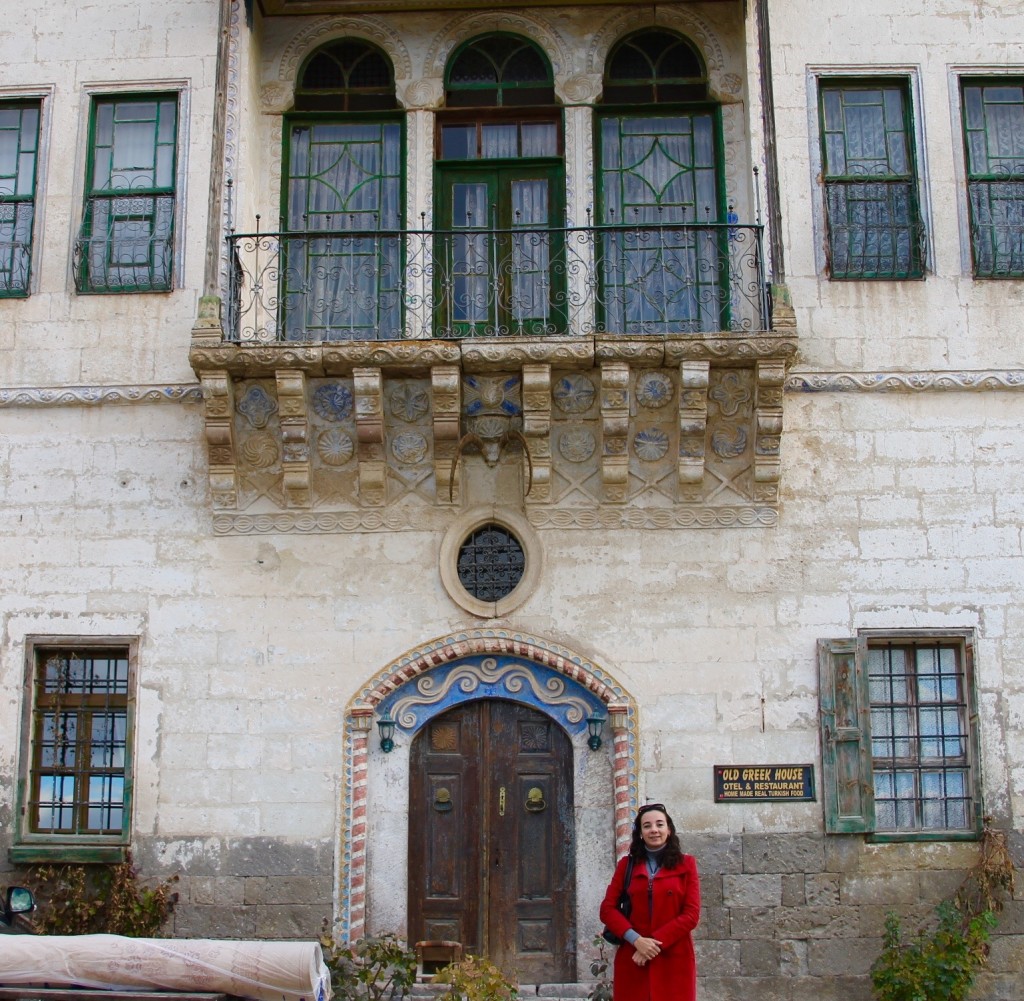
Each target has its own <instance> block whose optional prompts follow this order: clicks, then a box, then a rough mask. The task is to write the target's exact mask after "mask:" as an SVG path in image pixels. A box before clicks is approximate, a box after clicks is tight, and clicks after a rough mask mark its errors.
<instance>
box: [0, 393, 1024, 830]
mask: <svg viewBox="0 0 1024 1001" xmlns="http://www.w3.org/2000/svg"><path fill="white" fill-rule="evenodd" d="M786 412H787V413H786V416H787V426H788V427H789V428H790V429H791V431H790V432H789V437H787V440H786V448H785V457H786V462H787V468H788V469H790V470H791V473H790V475H789V477H788V478H787V480H786V486H785V492H786V496H785V499H784V502H783V505H782V513H781V517H780V526H779V528H778V529H775V530H757V529H747V530H728V531H725V530H722V531H694V532H684V531H649V532H630V531H615V532H607V533H599V534H597V535H596V536H595V534H593V533H591V532H585V531H568V532H564V533H559V532H555V531H547V530H542V531H540V532H539V533H538V534H539V537H540V540H541V545H542V546H543V549H544V562H545V573H544V575H543V577H542V579H541V581H540V582H539V584H538V587H537V590H536V593H535V594H534V596H533V597H532V598H531V599H530V600H529V601H528V602H526V604H524V605H523V606H522V607H521V608H520V609H518V610H517V611H516V612H515V613H514V614H513V615H512V616H510V617H508V619H506V620H501V621H499V622H496V623H491V624H493V625H500V626H502V627H507V628H511V629H515V630H523V631H526V632H529V633H531V634H533V635H539V636H544V637H548V638H550V639H551V640H552V641H554V642H557V643H561V644H563V645H565V646H567V647H569V648H570V649H573V650H576V651H578V652H580V653H582V654H583V655H584V656H586V657H588V658H589V659H591V660H592V661H593V662H594V663H595V664H597V665H600V666H601V667H602V668H604V669H605V670H606V671H607V672H608V673H609V674H610V675H612V676H613V677H614V678H615V679H617V680H618V682H619V683H620V684H621V685H622V686H623V688H624V689H626V690H627V691H628V692H629V693H631V694H632V696H633V697H634V698H635V699H636V701H637V703H638V705H639V708H640V713H641V727H640V729H641V733H642V741H641V748H640V752H641V770H642V774H641V795H646V796H650V797H652V798H656V799H661V800H665V801H668V802H672V803H675V804H678V805H677V811H678V815H679V819H680V821H681V823H682V824H683V825H684V826H685V828H686V829H687V830H690V831H698V832H719V833H726V832H738V831H740V830H775V831H791V830H818V829H820V826H821V807H820V805H819V804H757V805H746V806H743V807H738V806H723V805H717V806H716V805H715V804H713V802H712V788H711V766H712V765H713V764H715V763H728V762H730V761H747V760H749V761H755V762H756V761H797V760H799V761H810V760H817V759H818V750H817V748H818V717H817V664H816V659H815V651H814V643H815V640H816V639H817V638H819V637H828V636H843V635H852V634H853V632H854V631H855V630H856V629H858V628H866V627H874V628H894V629H895V628H905V627H940V628H941V627H949V628H963V627H973V628H975V629H976V630H977V635H978V640H979V644H978V655H977V669H978V684H979V689H980V691H981V695H982V709H983V716H982V723H983V744H984V748H985V757H984V762H983V773H984V777H985V788H986V800H987V805H988V807H989V808H990V809H992V810H993V811H995V812H997V814H998V815H1000V816H1003V817H1006V818H1007V819H1010V818H1011V817H1012V818H1013V819H1014V820H1015V821H1016V822H1018V823H1019V818H1020V816H1021V809H1022V807H1024V802H1022V797H1024V774H1022V773H1021V771H1020V767H1019V764H1018V763H1017V762H1018V759H1019V758H1020V755H1019V754H1018V753H1016V752H1017V750H1018V746H1019V743H1020V741H1021V738H1022V731H1021V727H1020V722H1019V713H1018V712H1016V711H1015V710H1014V708H1013V706H1014V703H1015V702H1018V701H1019V699H1020V697H1021V685H1022V683H1024V659H1022V656H1021V654H1022V651H1021V648H1020V644H1019V642H1018V641H1017V640H1016V639H1014V636H1015V632H1016V630H1015V626H1016V624H1017V622H1018V620H1019V618H1020V612H1019V609H1018V590H1019V583H1020V580H1021V577H1022V570H1024V561H1022V556H1021V531H1020V511H1021V508H1022V506H1024V489H1022V487H1021V483H1022V482H1024V480H1022V478H1021V476H1020V475H1019V472H1020V466H1021V462H1022V458H1024V455H1022V446H1021V444H1020V441H1019V435H1018V433H1017V428H1018V427H1019V424H1020V421H1021V419H1022V417H1024V395H1022V394H1019V393H974V394H971V393H956V394H954V393H944V394H938V393H933V394H924V393H922V394H917V395H885V396H882V395H874V396H872V395H868V394H846V395H843V396H841V397H840V396H838V395H821V396H818V395H795V394H790V395H788V396H787V399H786ZM199 432H200V420H199V414H198V408H197V407H196V406H194V405H188V404H185V405H172V404H165V405H159V406H142V405H138V406H106V407H100V408H94V409H85V408H71V407H68V408H53V409H47V410H42V411H40V410H34V409H29V408H26V409H21V410H9V411H7V412H5V413H4V414H3V438H2V452H0V470H2V473H3V478H2V484H3V486H2V495H0V503H2V506H3V510H4V511H5V518H6V521H7V524H8V526H9V529H8V531H7V532H5V535H4V538H3V559H2V561H0V563H2V568H3V569H2V571H0V573H2V581H3V586H2V598H0V614H2V616H3V632H2V635H3V656H2V659H0V691H2V692H3V703H2V705H3V713H2V718H0V730H2V732H4V733H8V734H16V733H18V731H19V727H20V723H19V720H20V713H21V689H20V684H21V678H22V674H23V670H24V640H25V636H26V635H30V634H87V635H88V634H100V635H102V634H111V633H113V634H125V633H138V634H139V635H140V636H141V638H142V643H141V649H140V684H141V689H140V693H139V694H140V701H139V719H138V734H139V736H140V744H139V747H138V754H137V757H138V762H137V768H138V779H137V786H136V788H137V794H136V805H135V810H136V816H135V829H136V830H137V831H138V832H139V834H140V835H159V836H161V837H170V838H173V837H174V836H179V835H180V836H193V835H200V834H211V835H212V834H216V835H220V836H238V837H241V836H246V835H250V834H252V833H254V832H257V831H258V832H260V833H262V834H264V835H267V836H279V837H284V838H299V839H302V838H308V837H324V836H330V835H332V834H333V832H334V831H335V824H336V822H337V818H336V817H335V814H334V811H335V807H336V804H337V801H338V783H339V782H340V781H341V776H340V771H339V769H340V766H341V748H340V740H341V733H342V711H343V708H344V706H345V705H346V703H347V702H348V701H349V700H350V699H351V698H352V697H353V696H354V695H355V694H356V693H357V691H358V689H359V688H360V686H362V685H364V684H365V683H366V682H367V680H368V679H369V678H370V677H372V676H373V675H375V674H376V673H377V672H379V671H380V670H381V669H382V668H383V667H384V666H385V665H386V664H388V663H389V662H390V661H392V660H394V659H395V658H397V657H398V656H400V655H401V654H402V653H403V652H404V651H406V650H409V649H411V648H413V647H416V646H417V645H420V644H422V643H423V642H425V641H426V640H428V639H430V638H432V637H436V636H441V635H445V634H449V633H454V632H458V631H459V630H461V629H466V628H472V627H473V626H475V625H477V624H479V620H477V619H475V618H473V617H472V616H470V615H468V614H467V613H465V612H463V611H462V610H461V609H459V608H458V606H456V605H455V604H454V603H453V602H452V601H451V600H450V599H449V598H448V597H447V595H446V594H445V592H444V589H443V588H442V586H441V581H440V574H439V570H438V565H437V560H438V552H439V545H440V539H439V537H438V536H436V535H432V534H429V533H416V532H402V533H395V534H388V533H376V534H361V535H360V534H353V535H336V536H279V537H272V536H271V537H266V536H263V537H253V538H248V537H213V536H212V535H211V533H210V521H209V519H210V513H209V508H208V502H207V498H206V496H205V488H204V474H203V468H202V467H203V458H202V454H201V451H200V450H199V449H198V447H197V446H196V444H195V443H196V441H197V440H198V438H199ZM15 745H16V741H14V740H9V741H5V742H4V744H3V746H2V749H0V753H2V755H3V757H2V759H0V775H3V776H4V778H5V779H10V778H12V777H13V776H14V773H15V757H16V746H15ZM381 764H382V762H381V761H380V759H379V758H377V759H372V760H371V769H370V771H371V777H370V781H371V783H372V782H373V781H374V780H375V776H376V775H377V774H378V773H377V772H376V770H375V768H374V765H378V766H379V765H381ZM384 774H387V773H386V772H385V773H384ZM3 788H4V789H5V790H10V789H11V788H12V787H11V785H10V784H9V783H8V782H6V781H5V782H4V783H3ZM9 795H10V793H9V792H7V793H5V796H7V797H9ZM10 806H11V803H10V800H9V798H8V801H7V802H6V803H5V808H6V809H7V810H9V809H10Z"/></svg>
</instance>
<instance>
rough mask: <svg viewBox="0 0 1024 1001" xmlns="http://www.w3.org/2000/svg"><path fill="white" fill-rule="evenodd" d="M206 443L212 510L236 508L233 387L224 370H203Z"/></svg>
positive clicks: (236, 485)
mask: <svg viewBox="0 0 1024 1001" xmlns="http://www.w3.org/2000/svg"><path fill="white" fill-rule="evenodd" d="M200 382H201V383H202V386H203V400H204V401H205V406H206V444H207V449H208V451H209V457H210V492H211V495H212V497H213V506H214V508H215V509H219V510H225V509H231V508H237V507H238V475H237V463H236V458H235V432H234V416H235V387H234V383H233V382H232V381H231V376H230V375H229V374H228V372H227V371H226V370H223V369H221V370H218V371H209V372H203V373H202V376H201V378H200Z"/></svg>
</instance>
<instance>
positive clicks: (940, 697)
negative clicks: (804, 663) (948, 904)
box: [818, 630, 982, 841]
mask: <svg viewBox="0 0 1024 1001" xmlns="http://www.w3.org/2000/svg"><path fill="white" fill-rule="evenodd" d="M818 663H819V681H820V689H819V697H820V704H821V725H822V773H823V776H822V783H821V788H822V797H823V801H824V807H825V829H826V831H827V832H829V833H832V834H858V833H860V834H869V835H871V836H872V839H873V840H877V841H893V840H899V841H903V840H964V839H973V838H976V837H977V836H978V834H979V832H980V830H981V818H982V800H981V785H980V775H979V769H978V761H979V743H978V740H979V727H978V715H977V702H976V697H975V693H974V643H973V636H972V634H970V633H966V632H964V633H953V634H950V633H946V632H943V633H924V634H919V633H915V634H902V633H899V632H896V633H885V632H877V631H873V630H872V631H865V632H863V633H862V634H860V635H859V636H858V637H856V638H849V639H831V640H819V642H818Z"/></svg>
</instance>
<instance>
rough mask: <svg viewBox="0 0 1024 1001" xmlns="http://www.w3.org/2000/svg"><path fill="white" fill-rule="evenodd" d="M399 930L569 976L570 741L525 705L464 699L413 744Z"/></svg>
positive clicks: (517, 968)
mask: <svg viewBox="0 0 1024 1001" xmlns="http://www.w3.org/2000/svg"><path fill="white" fill-rule="evenodd" d="M411 768H412V774H411V777H410V796H409V911H408V917H409V938H410V941H413V942H416V941H424V940H451V941H457V942H461V943H462V945H463V948H464V950H465V951H466V952H471V953H473V954H474V955H483V956H485V957H487V958H488V959H490V960H491V961H492V962H494V963H496V964H497V965H498V966H500V967H501V968H502V969H503V970H504V971H505V972H506V974H508V975H509V976H511V977H513V978H514V979H515V980H517V981H518V982H519V983H526V984H530V983H533V984H536V983H565V982H571V981H574V980H575V979H576V915H575V837H574V822H573V788H572V745H571V743H570V741H569V739H568V737H567V736H566V734H565V733H564V732H563V730H562V729H561V727H560V726H559V725H558V724H557V723H556V722H555V721H554V720H552V719H550V718H549V717H547V716H545V715H543V714H542V713H540V712H538V711H537V710H535V709H532V708H531V707H529V706H525V705H520V704H518V703H515V702H508V701H502V700H483V701H479V702H470V703H466V704H464V705H462V706H459V707H458V708H455V709H452V710H449V711H448V712H446V713H444V714H443V715H441V716H439V717H437V718H436V719H434V720H431V721H430V722H429V723H428V724H427V725H426V726H425V727H424V728H423V729H422V730H421V731H420V732H419V733H418V734H417V736H416V738H415V740H414V741H413V745H412V760H411Z"/></svg>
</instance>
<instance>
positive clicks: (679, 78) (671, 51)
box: [604, 28, 708, 104]
mask: <svg viewBox="0 0 1024 1001" xmlns="http://www.w3.org/2000/svg"><path fill="white" fill-rule="evenodd" d="M707 96H708V81H707V72H706V70H705V69H704V60H702V59H701V57H700V53H699V52H697V50H696V49H695V48H694V47H693V46H692V45H691V44H690V43H689V42H688V41H687V40H686V39H685V38H681V37H680V36H679V35H674V34H672V33H671V32H668V31H661V30H658V29H656V28H649V29H646V30H644V31H638V32H636V33H635V34H633V35H627V36H626V37H625V38H623V39H622V40H621V41H619V42H618V43H617V44H616V45H615V47H614V48H613V49H612V51H611V52H610V53H609V54H608V61H607V63H606V65H605V74H604V102H605V104H666V103H669V102H678V101H705V100H707Z"/></svg>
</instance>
